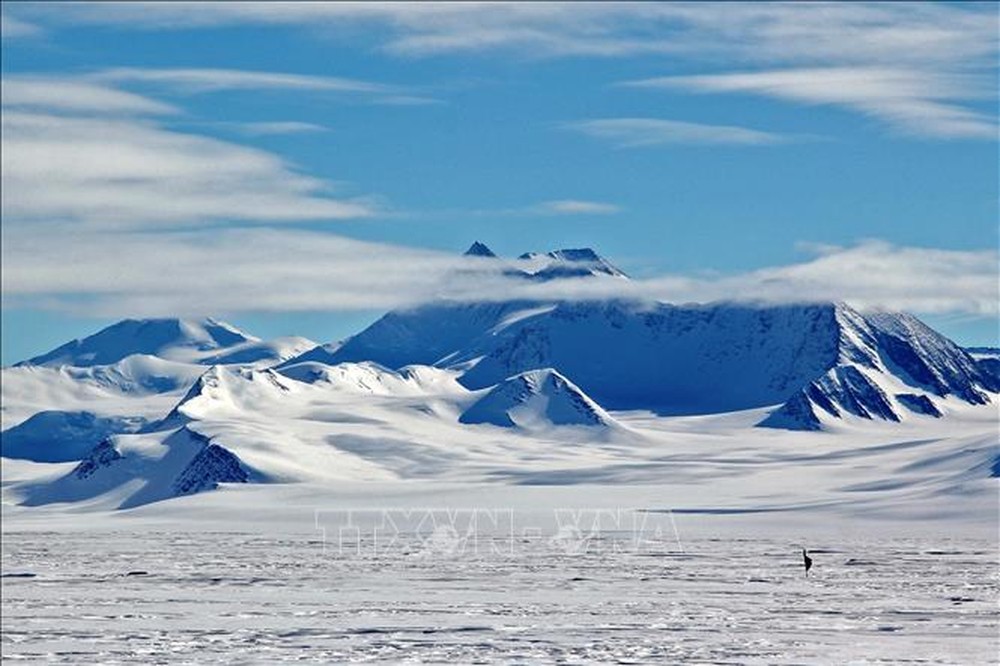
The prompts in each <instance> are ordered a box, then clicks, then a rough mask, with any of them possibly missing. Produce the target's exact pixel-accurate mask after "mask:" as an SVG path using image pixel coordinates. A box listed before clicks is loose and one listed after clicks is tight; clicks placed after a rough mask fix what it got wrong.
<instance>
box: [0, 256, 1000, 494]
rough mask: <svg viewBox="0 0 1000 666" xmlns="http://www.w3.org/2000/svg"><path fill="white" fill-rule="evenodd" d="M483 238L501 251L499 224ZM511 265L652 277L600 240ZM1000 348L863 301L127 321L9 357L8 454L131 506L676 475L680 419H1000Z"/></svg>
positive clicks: (559, 275)
mask: <svg viewBox="0 0 1000 666" xmlns="http://www.w3.org/2000/svg"><path fill="white" fill-rule="evenodd" d="M466 254H467V255H469V256H472V257H481V258H483V259H484V261H485V260H489V263H490V264H491V265H493V264H494V263H498V262H500V261H501V260H499V259H498V258H497V257H496V256H495V255H494V253H493V252H492V251H491V250H490V249H489V248H488V247H486V246H485V245H483V244H482V243H475V244H473V246H472V247H471V248H470V249H469V251H468V252H467V253H466ZM502 270H503V271H505V272H506V273H508V274H510V273H516V274H517V275H518V276H520V277H523V278H525V279H528V280H556V279H564V280H576V279H587V280H627V279H628V278H627V276H626V275H625V274H624V273H622V272H621V271H620V270H619V269H617V268H615V267H614V265H613V264H611V263H610V262H608V261H607V260H606V259H604V258H603V257H601V256H600V255H598V254H597V253H596V252H594V251H593V250H590V249H564V250H556V251H553V252H548V253H545V254H535V253H527V254H524V255H522V256H521V257H519V258H518V259H516V260H513V261H511V262H508V263H506V264H503V267H502ZM998 358H1000V357H998V354H997V353H996V350H990V349H977V350H971V351H970V350H964V349H962V348H960V347H959V346H957V345H956V344H954V343H953V342H951V341H950V340H948V339H947V338H945V337H944V336H942V335H940V334H939V333H937V332H935V331H934V330H932V329H931V328H930V327H928V326H926V325H925V324H923V323H922V322H920V321H919V320H918V319H916V318H915V317H913V316H911V315H908V314H905V313H898V312H885V311H881V312H859V311H857V310H855V309H853V308H851V307H850V306H848V305H846V304H844V303H797V304H796V303H792V304H765V303H711V304H689V305H675V304H667V303H650V302H636V301H627V300H602V301H551V302H529V301H522V300H517V301H506V302H491V303H460V302H448V301H439V302H435V303H431V304H427V305H424V306H421V307H417V308H413V309H407V310H399V311H393V312H389V313H387V314H386V315H385V316H383V317H382V318H381V319H379V320H378V321H376V322H375V323H373V324H372V325H371V326H369V327H368V328H366V329H365V330H363V331H361V332H359V333H358V334H357V335H354V336H352V337H350V338H348V339H347V340H344V341H342V342H336V343H327V344H323V345H318V344H316V343H314V342H312V341H309V340H306V339H304V338H283V339H279V340H273V341H263V340H260V339H259V338H256V337H254V336H252V335H250V334H248V333H245V332H243V331H240V330H239V329H237V328H236V327H234V326H231V325H229V324H226V323H224V322H220V321H217V320H213V319H205V320H182V319H150V320H125V321H122V322H119V323H117V324H114V325H112V326H109V327H108V328H105V329H103V330H101V331H99V332H98V333H95V334H93V335H91V336H89V337H86V338H83V339H82V340H74V341H72V342H69V343H67V344H65V345H62V346H60V347H58V348H57V349H54V350H52V351H51V352H48V353H46V354H43V355H40V356H37V357H34V358H31V359H28V360H27V361H24V362H22V363H18V364H17V365H15V366H12V367H9V368H4V369H3V412H2V414H3V434H2V453H3V456H4V458H5V463H6V465H8V466H9V465H11V464H14V463H13V462H12V461H30V462H24V463H18V464H19V465H22V466H23V467H19V468H18V469H24V470H29V472H30V473H28V472H25V474H26V475H27V476H25V478H23V479H22V480H20V481H17V482H16V483H11V484H7V486H6V489H5V493H8V494H9V497H10V498H12V499H11V501H16V502H18V503H22V504H27V505H35V504H48V503H54V502H83V501H87V502H95V501H97V502H103V503H104V504H106V505H109V506H115V507H122V508H127V507H131V506H137V505H140V504H144V503H148V502H152V501H157V500H161V499H166V498H169V497H174V496H177V495H183V494H191V493H195V492H200V491H203V490H208V489H212V488H215V487H217V486H218V485H219V484H227V483H246V482H285V481H303V480H324V479H350V480H365V479H368V480H385V479H395V478H424V477H434V478H439V477H441V478H453V479H464V478H471V479H476V478H486V479H503V478H508V479H510V478H524V477H523V475H525V474H527V475H531V474H536V473H547V472H548V471H551V470H547V468H545V467H544V466H545V465H546V464H548V465H554V466H557V467H558V466H564V465H566V464H570V465H571V466H572V465H573V464H584V462H585V463H586V464H589V465H592V466H593V465H598V466H600V465H611V466H612V468H613V469H616V468H617V467H616V466H618V465H628V467H627V469H629V470H630V472H629V476H628V478H629V480H634V479H635V478H639V479H640V480H641V481H642V482H656V481H657V479H664V480H665V479H669V478H670V475H669V474H668V473H666V472H664V471H663V470H662V469H661V467H660V466H659V465H658V464H650V465H648V466H647V467H642V466H641V465H640V462H641V460H643V459H644V458H643V456H645V455H647V453H646V452H647V451H650V450H654V449H656V447H661V448H664V450H670V446H672V445H675V444H676V436H678V433H679V432H683V433H691V432H694V433H695V434H694V435H691V436H694V437H696V438H697V437H698V436H703V437H707V438H708V439H709V440H711V437H714V436H719V437H723V435H719V434H718V433H720V432H725V433H727V434H726V435H725V436H731V435H732V434H734V433H739V434H740V436H742V437H748V438H749V439H751V440H754V441H760V442H774V441H786V440H785V439H784V438H792V437H797V438H802V437H808V436H815V435H804V434H802V433H804V432H806V431H818V432H820V433H821V434H822V433H825V434H827V435H828V436H834V437H836V436H841V435H843V433H845V432H849V433H854V435H857V434H858V433H866V432H878V433H881V434H882V435H884V434H885V433H887V432H897V431H898V432H904V431H907V430H906V429H907V428H909V429H916V430H917V431H925V430H927V429H928V428H931V429H940V430H942V432H948V430H949V428H952V429H956V430H962V429H963V428H964V427H965V426H964V425H962V424H963V423H966V422H967V421H968V419H969V418H971V420H972V422H974V423H975V424H977V425H976V426H975V427H976V428H979V429H980V430H982V428H983V425H982V424H983V423H986V424H993V426H995V415H996V400H997V398H998V392H1000V360H998ZM969 415H972V416H971V417H969ZM692 419H695V420H694V421H692ZM963 419H964V420H963ZM692 424H697V427H695V426H693V425H692ZM937 424H940V425H937ZM692 428H694V431H692ZM886 428H889V430H886ZM678 429H679V430H678ZM720 429H721V430H720ZM893 429H896V430H893ZM980 430H977V431H976V432H980ZM780 432H786V433H787V435H780V436H779V435H777V433H780ZM670 433H673V434H670ZM713 433H714V434H713ZM768 433H772V434H770V435H769V434H768ZM838 433H840V435H838ZM993 433H994V434H995V427H994V428H993ZM775 436H778V437H779V440H775V439H774V437H775ZM788 441H791V440H788ZM802 441H803V445H807V442H806V440H802ZM963 441H964V440H963ZM974 441H976V442H980V443H981V445H980V447H979V448H978V449H974V450H977V451H979V450H981V451H982V453H981V454H976V455H981V458H982V459H981V460H980V458H976V461H977V462H975V465H976V469H979V466H983V465H985V467H983V469H986V470H987V475H988V474H989V473H990V472H993V473H996V471H997V466H998V465H1000V456H997V453H996V448H995V445H994V444H989V443H988V441H989V440H988V436H987V439H985V440H984V439H982V438H979V439H975V438H974ZM672 442H673V443H674V444H671V443H672ZM982 442H987V443H986V444H982ZM965 446H966V449H965V450H966V451H968V443H967V442H966V444H965ZM581 447H582V450H583V451H585V453H581ZM651 447H652V449H651ZM570 450H572V451H574V453H572V454H570ZM570 455H572V456H573V457H571V458H564V456H570ZM659 459H662V456H660V458H657V460H659ZM546 460H547V461H549V462H548V463H545V462H544V461H546ZM538 461H542V462H538ZM567 461H572V462H567ZM539 465H542V466H543V468H542V469H539V468H538V466H539ZM637 465H638V467H637ZM29 468H30V469H29ZM637 468H641V469H642V472H641V473H639V472H636V471H635V470H636V469H637ZM602 469H604V468H602ZM657 470H659V472H657ZM594 473H596V472H593V471H592V472H589V474H594ZM603 473H604V472H601V474H603ZM637 474H638V477H636V475H637ZM658 474H659V476H658ZM5 476H9V475H8V474H7V472H5ZM581 478H590V477H589V476H584V477H581ZM5 483H6V481H5Z"/></svg>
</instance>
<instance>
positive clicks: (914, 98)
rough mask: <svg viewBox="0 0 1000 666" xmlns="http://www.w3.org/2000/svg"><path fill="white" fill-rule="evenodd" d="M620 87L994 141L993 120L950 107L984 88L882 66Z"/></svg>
mask: <svg viewBox="0 0 1000 666" xmlns="http://www.w3.org/2000/svg"><path fill="white" fill-rule="evenodd" d="M624 85H626V86H631V87H636V88H652V89H668V90H688V91H694V92H699V93H747V94H753V95H762V96H767V97H773V98H777V99H782V100H787V101H791V102H796V103H801V104H811V105H831V106H839V107H842V108H846V109H850V110H853V111H857V112H860V113H863V114H866V115H868V116H872V117H874V118H877V119H879V120H881V121H883V122H885V123H886V124H888V125H890V126H892V127H895V128H897V129H898V130H900V131H903V132H906V133H908V134H914V135H919V136H930V137H936V138H974V139H995V138H997V132H998V126H997V122H996V118H995V117H993V116H991V115H989V114H987V113H983V112H980V111H976V110H973V109H969V108H965V107H963V106H960V105H959V104H957V103H956V101H957V100H976V99H984V98H985V99H988V98H989V97H990V86H989V85H988V84H986V82H984V81H983V80H981V78H980V77H974V76H971V75H958V74H956V75H951V76H945V75H943V74H940V73H926V72H917V71H914V70H907V69H899V68H886V67H826V68H802V69H782V70H763V71H752V72H739V73H725V74H709V75H698V76H664V77H656V78H650V79H641V80H636V81H628V82H626V83H625V84H624Z"/></svg>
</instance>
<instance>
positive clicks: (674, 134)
mask: <svg viewBox="0 0 1000 666" xmlns="http://www.w3.org/2000/svg"><path fill="white" fill-rule="evenodd" d="M563 127H564V128H565V129H569V130H573V131H576V132H580V133H582V134H586V135H587V136H590V137H593V138H595V139H601V140H604V141H607V142H609V143H611V144H612V145H614V146H617V147H618V148H641V147H644V146H661V145H665V144H707V145H737V146H762V145H769V144H776V143H782V142H785V141H788V140H790V139H791V138H793V137H784V136H782V135H780V134H773V133H771V132H763V131H760V130H755V129H749V128H747V127H734V126H730V125H706V124H702V123H689V122H681V121H678V120H665V119H662V118H599V119H594V120H580V121H575V122H570V123H566V124H564V125H563Z"/></svg>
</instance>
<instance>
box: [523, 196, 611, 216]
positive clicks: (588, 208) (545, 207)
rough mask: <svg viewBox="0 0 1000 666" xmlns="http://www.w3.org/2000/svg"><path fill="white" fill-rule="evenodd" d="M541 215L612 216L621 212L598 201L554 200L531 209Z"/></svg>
mask: <svg viewBox="0 0 1000 666" xmlns="http://www.w3.org/2000/svg"><path fill="white" fill-rule="evenodd" d="M533 208H535V209H537V210H538V211H540V212H543V213H552V214H555V215H613V214H615V213H618V212H621V208H619V207H618V206H616V205H614V204H609V203H602V202H600V201H584V200H582V199H555V200H553V201H543V202H542V203H540V204H538V205H537V206H535V207H533Z"/></svg>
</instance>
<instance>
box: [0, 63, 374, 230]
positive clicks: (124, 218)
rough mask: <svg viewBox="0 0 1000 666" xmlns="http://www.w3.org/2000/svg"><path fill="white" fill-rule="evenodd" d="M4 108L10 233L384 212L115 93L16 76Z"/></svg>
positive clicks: (167, 110) (170, 109)
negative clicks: (24, 228) (57, 226)
mask: <svg viewBox="0 0 1000 666" xmlns="http://www.w3.org/2000/svg"><path fill="white" fill-rule="evenodd" d="M3 107H4V108H3V117H2V124H3V151H2V161H0V164H2V169H0V179H2V186H3V193H4V196H3V200H2V212H3V219H4V226H5V228H9V227H11V226H15V225H19V224H26V223H51V222H75V223H78V224H85V225H90V226H109V225H110V226H130V227H142V226H146V225H168V226H169V225H190V224H198V223H204V222H213V221H221V222H246V223H264V224H267V223H281V222H301V221H310V220H336V219H345V218H360V217H368V216H371V215H373V214H375V213H376V211H377V210H378V208H379V207H378V205H377V204H376V203H375V200H374V199H373V198H364V197H343V196H336V193H335V192H334V191H333V188H332V186H331V184H330V183H328V182H325V181H323V180H320V179H318V178H314V177H311V176H308V175H305V174H303V173H300V172H299V171H298V170H297V169H296V168H295V167H294V165H292V164H290V163H288V162H287V161H285V160H284V159H282V158H281V157H279V156H277V155H275V154H273V153H269V152H267V151H264V150H260V149H257V148H251V147H248V146H243V145H240V144H238V143H234V142H230V141H224V140H221V139H217V138H212V137H208V136H203V135H200V134H193V133H188V132H184V131H179V130H176V129H171V128H170V127H168V126H166V125H165V124H164V119H163V116H168V117H169V116H170V114H177V113H180V110H179V109H177V108H176V107H174V106H171V105H167V104H163V103H162V102H159V101H157V100H155V99H152V98H149V97H144V96H140V95H136V94H134V93H129V92H125V91H121V90H118V89H117V88H114V87H112V86H109V85H106V84H98V83H94V82H79V81H77V80H73V79H58V78H54V77H49V78H44V79H42V78H30V77H29V78H8V79H4V81H3ZM270 129H271V130H274V127H271V128H270ZM283 129H285V130H287V129H288V127H287V126H283ZM298 129H301V128H298Z"/></svg>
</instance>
